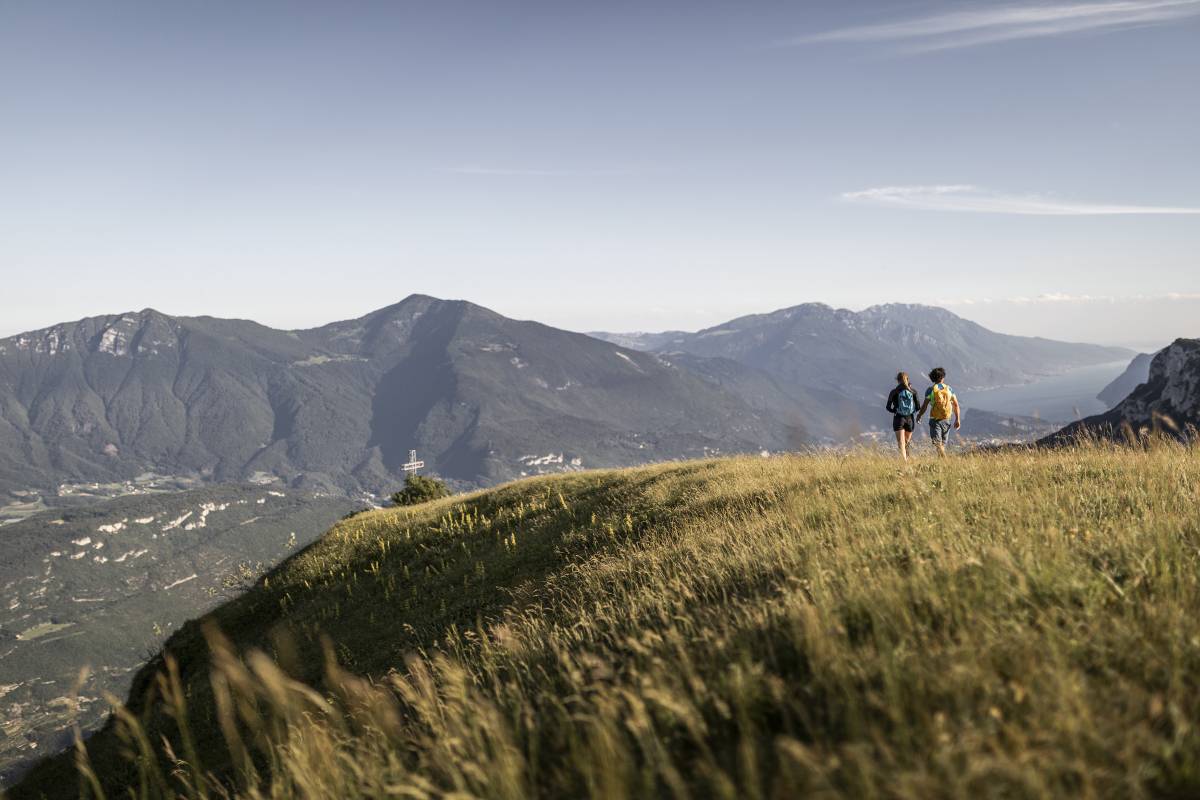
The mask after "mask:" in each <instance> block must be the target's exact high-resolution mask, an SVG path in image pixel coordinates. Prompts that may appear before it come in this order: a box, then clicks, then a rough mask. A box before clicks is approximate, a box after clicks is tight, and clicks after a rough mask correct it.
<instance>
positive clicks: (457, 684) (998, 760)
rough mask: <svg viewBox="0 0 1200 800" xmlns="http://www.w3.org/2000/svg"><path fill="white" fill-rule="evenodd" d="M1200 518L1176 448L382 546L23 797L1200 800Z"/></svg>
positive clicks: (614, 506) (927, 464)
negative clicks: (80, 770) (209, 787)
mask: <svg viewBox="0 0 1200 800" xmlns="http://www.w3.org/2000/svg"><path fill="white" fill-rule="evenodd" d="M1198 507H1200V452H1198V451H1197V450H1196V449H1194V448H1192V449H1189V448H1186V447H1183V446H1176V445H1168V444H1163V445H1159V446H1155V447H1152V448H1150V449H1149V450H1147V451H1132V450H1127V449H1120V448H1116V447H1103V446H1099V445H1096V446H1091V447H1088V448H1085V449H1062V450H1053V451H1032V450H1023V449H1022V450H1010V451H1006V452H999V453H977V454H963V455H958V456H955V457H953V458H951V459H948V460H947V461H945V462H937V461H933V460H928V459H924V460H920V461H918V462H917V463H916V464H915V466H914V467H913V468H912V469H910V470H902V469H901V468H900V467H899V466H898V464H897V463H896V461H895V460H894V459H892V458H886V457H883V456H879V455H871V454H820V455H812V456H789V457H772V458H735V459H724V460H714V461H703V462H692V463H685V464H672V465H662V466H656V467H648V468H640V469H631V470H623V471H605V472H589V473H579V474H574V475H566V476H557V477H547V478H538V479H532V480H528V481H522V482H518V483H514V484H510V485H507V486H503V487H500V488H497V489H494V490H490V491H487V492H481V493H477V494H474V495H468V496H459V497H456V498H452V499H449V500H446V501H439V502H436V503H432V504H427V505H424V506H418V507H413V508H410V509H388V510H381V511H375V512H371V513H367V514H362V515H359V516H355V517H353V518H351V519H348V520H346V521H344V522H342V523H341V524H339V525H338V526H337V527H335V528H334V529H333V530H332V531H331V532H330V533H328V534H327V535H326V536H325V537H324V538H323V539H321V540H320V541H318V542H317V543H315V544H314V545H312V546H311V547H309V548H307V549H306V550H304V551H303V552H301V553H299V554H298V555H297V556H295V557H293V558H292V559H290V560H289V561H287V562H285V563H284V564H283V565H282V566H281V567H280V568H279V569H277V570H276V571H275V572H273V573H272V574H271V575H270V576H269V577H268V578H267V580H265V581H264V582H262V583H260V584H259V585H258V587H256V588H255V589H254V590H252V591H251V592H250V593H249V594H247V595H246V596H244V597H241V598H239V599H237V600H235V601H233V602H231V603H228V604H226V605H225V606H223V607H221V608H220V609H218V610H217V611H215V612H214V613H213V614H211V615H209V617H208V618H207V619H206V621H205V624H204V625H201V624H196V623H192V624H189V625H188V626H185V627H184V629H183V630H181V631H180V632H179V633H177V634H176V635H175V636H173V637H172V638H171V640H169V641H168V643H167V646H166V651H167V652H168V653H169V654H170V655H169V657H168V658H166V659H165V660H164V659H162V658H159V659H157V660H156V661H154V662H152V663H151V665H150V667H149V668H148V669H147V670H144V671H143V673H142V674H141V675H140V676H139V678H138V679H137V680H136V681H135V685H134V694H133V697H132V699H131V711H132V712H133V714H132V715H125V721H124V722H120V723H117V724H114V725H112V726H110V727H109V728H108V729H106V730H105V731H103V732H101V733H100V734H98V735H97V736H95V737H93V738H92V739H91V740H90V741H89V743H88V755H89V760H88V762H87V764H88V765H89V766H88V770H85V775H92V774H93V773H92V772H90V770H94V777H93V778H89V780H88V781H84V783H83V784H81V783H80V777H79V775H78V774H77V773H76V772H75V768H74V766H73V764H72V758H71V757H70V756H69V755H68V756H64V757H60V758H58V759H57V760H53V761H50V762H47V763H44V764H43V765H41V766H40V767H38V768H36V769H35V770H34V771H33V772H32V773H31V774H30V775H29V776H28V778H27V780H26V782H25V783H24V784H23V785H22V786H20V787H18V789H17V790H16V791H15V793H14V795H13V796H14V797H37V796H39V794H40V793H45V794H46V795H47V796H51V797H58V796H74V794H75V793H76V792H77V791H78V789H79V787H80V786H81V785H83V786H84V787H85V790H87V787H91V786H94V787H95V788H97V789H99V788H100V787H103V788H104V789H105V790H106V791H107V792H108V793H109V794H110V795H111V794H113V793H115V792H116V791H118V790H121V789H132V791H133V793H134V794H135V795H141V796H159V795H163V794H176V793H177V794H180V795H184V796H191V797H198V796H200V794H201V792H200V788H199V787H201V786H202V785H204V784H205V783H207V782H209V781H220V782H222V783H223V784H224V785H226V786H229V787H230V788H231V789H232V790H233V791H234V792H235V793H237V794H239V795H240V796H247V797H249V796H254V797H278V798H283V797H299V796H304V797H346V798H350V797H382V796H403V797H412V798H417V797H445V796H447V795H449V794H454V796H461V797H489V798H529V797H544V798H558V797H572V798H574V797H594V798H622V797H649V796H664V797H679V798H683V797H729V798H735V797H736V798H742V797H747V798H755V797H759V798H785V797H797V796H809V795H812V796H819V797H847V798H850V797H854V798H869V797H896V798H899V797H922V798H939V797H947V798H950V797H966V796H976V797H981V798H985V797H1045V798H1050V797H1063V796H1076V797H1167V796H1169V797H1188V796H1197V795H1198V794H1200V728H1198V727H1197V723H1198V722H1200V684H1198V682H1197V676H1198V675H1200V518H1198V515H1197V513H1196V509H1197V508H1198ZM210 647H211V648H213V649H212V651H211V653H212V655H211V656H210ZM265 653H270V656H267V655H264V654H265ZM214 665H215V669H210V667H212V666H214ZM158 671H161V674H162V675H164V676H165V677H159V678H156V677H155V674H156V672H158ZM360 676H366V677H360ZM164 698H165V699H164ZM134 715H136V716H137V717H139V718H141V719H143V720H144V722H143V723H137V724H135V723H134V722H133V720H134ZM143 725H144V727H143ZM134 733H136V734H138V735H131V734H134ZM164 735H165V736H166V737H167V738H168V740H170V741H171V742H172V752H173V754H174V755H173V756H168V755H164V753H163V752H162V748H161V747H160V746H159V745H158V744H157V743H158V742H159V741H160V737H161V736H164ZM122 738H123V739H124V740H125V741H126V742H127V744H122V743H121V741H120V740H121V739H122ZM122 750H125V751H128V752H133V753H136V752H139V751H140V752H142V753H143V755H147V754H149V753H150V751H151V750H153V751H155V752H156V753H157V754H158V756H157V759H150V758H141V759H140V760H138V761H137V762H136V763H134V762H132V761H130V760H128V759H127V758H125V757H123V756H122V755H121V751H122ZM156 762H157V763H158V766H157V767H156V766H154V765H155V763H156ZM172 762H173V763H172ZM89 781H90V782H89Z"/></svg>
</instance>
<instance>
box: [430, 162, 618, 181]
mask: <svg viewBox="0 0 1200 800" xmlns="http://www.w3.org/2000/svg"><path fill="white" fill-rule="evenodd" d="M442 172H450V173H453V174H455V175H478V176H483V177H498V178H608V177H614V176H619V175H633V174H634V173H633V172H631V171H628V170H604V169H526V168H522V167H488V166H478V165H474V164H465V165H459V166H454V167H445V168H443V169H442Z"/></svg>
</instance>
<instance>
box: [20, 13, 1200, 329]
mask: <svg viewBox="0 0 1200 800" xmlns="http://www.w3.org/2000/svg"><path fill="white" fill-rule="evenodd" d="M1198 85H1200V0H1104V1H1102V2H1075V3H1054V2H1051V3H1039V4H1008V3H964V2H953V3H950V2H887V3H874V2H871V3H868V2H861V3H846V2H829V3H817V2H784V1H783V0H772V1H771V2H758V3H746V2H732V0H731V1H730V2H687V3H684V2H670V3H654V2H605V3H590V2H562V1H561V0H560V1H559V2H549V1H547V2H500V3H496V2H482V1H481V2H473V3H462V2H455V1H454V0H438V2H436V3H429V2H417V1H416V0H412V1H411V2H409V1H406V0H397V1H396V2H326V3H316V2H295V1H293V2H278V3H272V2H257V3H243V2H221V1H220V0H212V1H211V2H205V3H184V2H161V1H159V2H139V3H134V2H120V1H116V2H105V3H95V2H75V3H72V2H55V3H44V2H33V1H32V0H30V1H29V2H13V1H12V0H9V1H8V2H0V278H2V279H3V281H4V284H5V285H6V286H7V287H9V291H6V292H5V293H4V294H3V299H2V300H0V332H15V331H17V330H24V329H29V328H34V327H39V326H43V325H47V324H50V323H52V322H56V321H59V320H63V319H71V318H76V317H80V316H85V315H88V314H95V313H101V312H117V311H123V310H128V309H136V308H142V307H146V306H153V307H155V308H159V309H161V310H163V311H166V312H169V313H177V314H198V313H208V314H214V315H221V316H240V317H251V318H254V319H258V320H260V321H263V322H266V323H269V324H274V325H279V326H296V327H299V326H306V325H312V324H318V323H321V322H324V321H328V320H331V319H336V318H345V317H349V316H355V315H358V314H360V313H363V312H365V311H367V310H370V309H372V308H375V307H378V306H380V305H384V304H386V303H388V302H392V301H394V300H397V299H399V298H401V297H403V296H405V295H407V294H409V293H412V292H418V291H419V292H425V293H429V294H434V295H438V296H442V297H461V298H466V299H470V300H474V301H476V302H479V303H482V304H484V305H488V306H491V307H493V308H495V309H496V310H498V311H501V312H503V313H506V314H509V315H513V316H519V317H528V318H536V319H540V320H543V321H545V322H548V323H551V324H555V325H560V326H563V327H568V328H574V329H580V330H587V329H595V328H607V329H663V328H696V327H700V326H703V325H707V324H713V323H716V322H719V321H721V320H724V319H727V318H729V317H732V316H735V315H738V314H742V313H748V312H754V311H763V310H769V309H772V308H777V307H780V306H785V305H791V304H794V303H800V302H808V301H823V302H828V303H831V304H834V305H839V306H847V307H851V308H860V307H863V306H866V305H870V304H873V303H880V302H890V301H899V302H926V303H934V304H944V305H947V306H948V307H950V308H952V309H953V310H955V311H957V312H959V313H962V314H963V315H964V316H968V317H971V318H974V319H978V320H979V321H981V322H983V323H984V324H987V325H989V326H991V327H995V328H997V329H999V330H1006V331H1012V332H1019V333H1037V334H1041V335H1046V336H1054V337H1059V338H1074V339H1090V340H1096V341H1121V342H1129V343H1138V344H1140V343H1142V342H1145V343H1147V344H1148V345H1149V344H1152V343H1158V342H1162V341H1166V340H1169V339H1171V338H1173V337H1175V336H1179V335H1189V336H1198V335H1200V327H1198V325H1200V323H1195V322H1193V320H1196V319H1200V190H1198V189H1197V187H1198V186H1200V156H1198V155H1197V145H1196V143H1197V142H1200V92H1197V91H1196V87H1197V86H1198ZM1189 325H1190V326H1191V327H1190V329H1188V326H1189Z"/></svg>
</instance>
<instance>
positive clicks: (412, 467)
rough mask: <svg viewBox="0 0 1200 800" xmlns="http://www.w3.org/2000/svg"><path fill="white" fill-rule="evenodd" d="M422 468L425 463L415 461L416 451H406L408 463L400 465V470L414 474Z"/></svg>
mask: <svg viewBox="0 0 1200 800" xmlns="http://www.w3.org/2000/svg"><path fill="white" fill-rule="evenodd" d="M423 466H425V462H424V461H418V460H417V451H416V450H409V451H408V463H407V464H401V465H400V468H401V469H402V470H404V471H405V472H416V471H417V470H419V469H420V468H421V467H423Z"/></svg>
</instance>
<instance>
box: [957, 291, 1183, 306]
mask: <svg viewBox="0 0 1200 800" xmlns="http://www.w3.org/2000/svg"><path fill="white" fill-rule="evenodd" d="M1196 300H1200V292H1168V293H1166V294H1134V295H1123V296H1117V295H1107V294H1069V293H1067V292H1047V293H1045V294H1038V295H1017V296H1015V297H972V298H957V299H946V300H941V301H939V305H943V306H988V305H995V304H999V303H1008V304H1011V305H1018V306H1029V305H1087V304H1093V303H1109V304H1111V303H1149V302H1162V301H1172V302H1176V301H1189V302H1190V301H1196Z"/></svg>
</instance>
